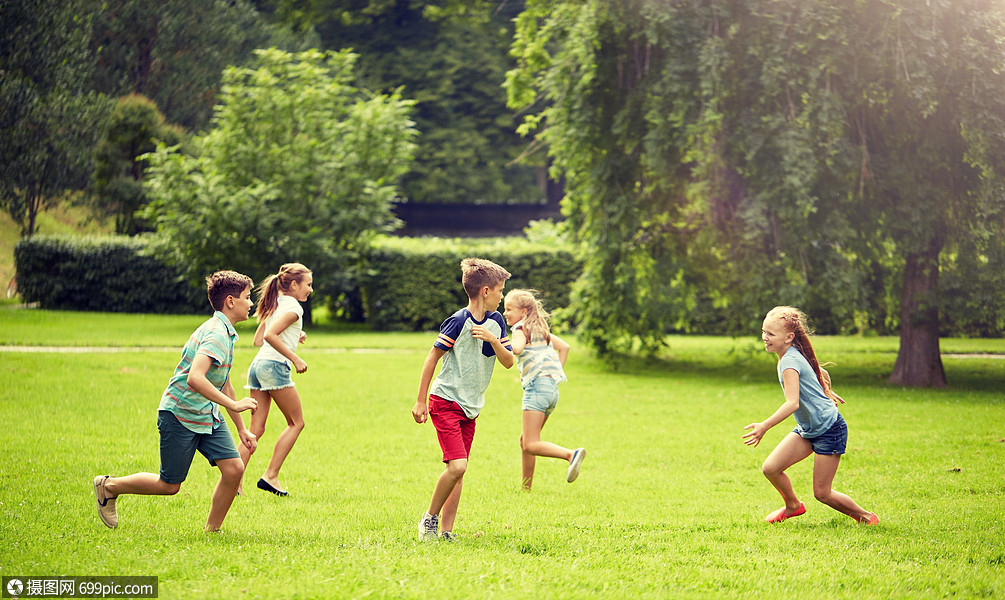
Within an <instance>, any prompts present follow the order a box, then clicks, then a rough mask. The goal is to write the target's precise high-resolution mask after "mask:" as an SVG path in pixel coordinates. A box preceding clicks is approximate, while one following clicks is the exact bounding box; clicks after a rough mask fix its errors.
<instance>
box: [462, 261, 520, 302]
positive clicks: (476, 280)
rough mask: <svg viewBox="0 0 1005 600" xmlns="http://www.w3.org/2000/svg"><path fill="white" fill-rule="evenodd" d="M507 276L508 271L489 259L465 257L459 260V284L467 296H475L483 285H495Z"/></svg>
mask: <svg viewBox="0 0 1005 600" xmlns="http://www.w3.org/2000/svg"><path fill="white" fill-rule="evenodd" d="M509 278H510V274H509V271H507V270H506V269H504V268H502V267H500V266H499V265H497V264H495V263H494V262H492V261H491V260H485V259H484V258H465V259H464V260H462V261H461V285H463V286H464V291H465V293H467V295H468V298H476V297H478V293H479V292H481V291H482V288H483V287H485V286H488V287H495V286H497V285H499V284H500V283H501V282H503V281H506V280H507V279H509Z"/></svg>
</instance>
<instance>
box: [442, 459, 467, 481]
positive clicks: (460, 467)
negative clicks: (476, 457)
mask: <svg viewBox="0 0 1005 600" xmlns="http://www.w3.org/2000/svg"><path fill="white" fill-rule="evenodd" d="M467 470H468V461H466V460H463V459H459V460H452V461H450V462H448V463H447V473H449V474H450V476H451V477H454V478H457V479H459V478H461V477H464V472H465V471H467Z"/></svg>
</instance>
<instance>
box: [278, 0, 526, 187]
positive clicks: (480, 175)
mask: <svg viewBox="0 0 1005 600" xmlns="http://www.w3.org/2000/svg"><path fill="white" fill-rule="evenodd" d="M277 4H278V6H277V8H276V14H277V15H278V16H280V18H282V19H283V21H284V22H286V23H290V24H292V25H294V26H296V27H299V28H303V27H314V28H316V29H317V31H318V33H319V34H320V35H321V38H322V42H323V45H324V47H325V48H328V49H333V50H334V49H340V48H352V50H353V51H354V52H357V53H359V55H360V59H359V66H360V68H359V74H360V78H361V80H362V81H363V82H364V85H366V86H367V87H369V88H371V89H380V90H384V89H396V88H398V87H399V86H400V87H402V88H403V89H404V93H405V94H406V95H408V97H410V98H413V99H415V100H416V106H415V112H414V115H413V118H414V119H415V122H416V124H417V127H418V129H419V130H420V131H421V132H422V135H421V136H420V137H419V139H418V140H417V143H418V146H419V147H418V150H417V152H416V159H415V162H414V163H413V165H412V166H411V167H410V169H409V172H408V174H407V175H406V176H405V177H404V178H403V180H402V186H401V190H402V195H403V196H404V197H406V198H408V199H409V200H410V201H413V202H434V203H435V202H452V203H514V202H522V203H537V202H543V201H544V192H543V190H542V189H541V188H540V187H538V183H537V174H538V171H539V170H540V169H541V168H543V165H544V160H543V156H540V155H538V156H535V157H532V158H529V159H527V160H525V161H521V162H517V160H516V159H517V157H518V156H520V155H521V154H522V153H523V152H524V150H525V148H524V146H525V144H524V142H523V141H521V140H520V138H519V136H517V135H516V134H515V133H514V129H515V126H516V123H517V117H516V115H515V114H514V112H513V111H510V110H508V109H507V108H506V98H505V93H504V92H503V90H502V88H501V85H502V83H503V81H504V78H505V71H506V69H508V68H509V67H510V64H509V62H508V61H507V54H506V52H507V47H508V44H509V39H510V35H511V31H512V22H511V21H512V18H513V17H514V16H515V15H516V14H517V12H518V11H519V7H520V4H521V3H520V2H504V3H499V2H495V1H488V0H465V1H460V0H446V1H442V0H433V1H429V0H409V1H397V0H396V1H387V0H335V1H328V0H326V1H323V2H322V1H313V2H301V1H286V0H281V1H280V2H278V3H277ZM525 158H526V157H525Z"/></svg>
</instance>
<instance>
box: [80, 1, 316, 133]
mask: <svg viewBox="0 0 1005 600" xmlns="http://www.w3.org/2000/svg"><path fill="white" fill-rule="evenodd" d="M314 44H316V37H315V36H310V35H294V34H293V33H292V32H290V31H288V29H286V28H284V27H282V26H280V25H271V24H269V23H267V22H265V20H264V19H263V18H262V17H261V16H260V15H259V14H258V13H257V11H256V10H255V8H254V6H253V5H252V4H251V3H250V2H248V1H247V0H209V1H206V0H172V1H171V2H149V1H147V0H106V1H105V2H103V3H102V6H101V10H100V11H99V12H98V13H97V15H96V17H95V26H94V35H93V36H92V39H91V47H92V48H93V50H94V52H95V53H96V54H97V56H98V66H97V69H95V71H94V77H93V85H94V87H95V89H97V90H98V91H101V92H104V93H105V94H107V95H109V96H112V97H119V96H124V95H127V94H139V95H142V96H146V97H147V98H150V99H151V100H153V101H154V103H155V104H156V105H157V106H158V107H159V108H160V110H161V111H163V113H164V114H165V115H166V117H167V119H168V121H170V122H171V123H176V124H178V125H181V126H183V127H185V128H187V129H199V128H201V127H204V126H205V125H206V124H207V123H208V122H209V119H210V117H211V116H212V111H213V105H214V104H215V103H216V92H217V89H218V88H219V85H220V74H221V73H222V72H223V69H224V68H225V67H227V66H228V65H246V64H248V63H249V62H250V61H251V60H252V50H254V49H255V48H268V47H271V46H278V47H281V48H284V49H287V50H302V49H306V48H308V47H311V46H312V45H314Z"/></svg>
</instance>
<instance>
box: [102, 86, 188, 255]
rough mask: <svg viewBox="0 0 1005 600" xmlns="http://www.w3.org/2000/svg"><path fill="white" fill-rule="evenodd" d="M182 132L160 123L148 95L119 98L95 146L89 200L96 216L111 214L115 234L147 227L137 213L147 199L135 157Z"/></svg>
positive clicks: (173, 142) (173, 141) (171, 142)
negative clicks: (92, 195) (91, 188)
mask: <svg viewBox="0 0 1005 600" xmlns="http://www.w3.org/2000/svg"><path fill="white" fill-rule="evenodd" d="M183 135H184V134H183V132H182V131H181V130H180V129H179V128H178V127H172V126H170V125H168V124H167V123H166V122H165V120H164V115H162V114H161V113H160V111H159V110H157V106H156V105H155V104H154V103H153V102H151V101H150V100H149V99H147V98H144V97H143V96H139V95H136V94H131V95H129V96H124V97H122V98H119V100H118V102H117V103H116V105H115V109H114V110H113V111H112V114H111V116H110V117H109V119H108V125H107V127H106V128H105V133H104V136H103V137H102V138H101V140H100V141H99V142H98V146H97V148H95V151H94V165H95V168H94V183H93V190H94V197H92V198H91V200H90V204H91V207H92V209H93V210H94V211H95V212H96V213H97V214H98V215H100V216H101V218H108V217H112V218H114V219H115V233H122V234H126V235H135V234H137V233H140V232H141V231H146V230H148V228H147V227H146V225H145V223H144V222H143V220H142V219H138V218H137V217H136V212H137V211H139V210H140V209H142V208H144V207H145V206H146V205H147V202H148V199H147V197H146V194H145V193H144V192H143V171H144V162H143V160H142V159H140V156H142V155H144V154H147V153H148V152H153V151H154V149H155V147H156V146H155V144H156V142H157V141H161V142H164V143H165V144H167V145H168V146H174V145H176V144H178V143H180V142H181V140H182V137H183Z"/></svg>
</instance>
